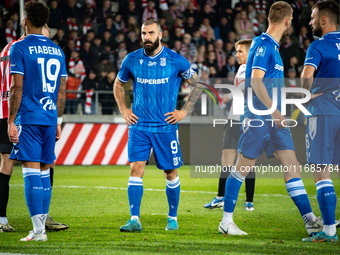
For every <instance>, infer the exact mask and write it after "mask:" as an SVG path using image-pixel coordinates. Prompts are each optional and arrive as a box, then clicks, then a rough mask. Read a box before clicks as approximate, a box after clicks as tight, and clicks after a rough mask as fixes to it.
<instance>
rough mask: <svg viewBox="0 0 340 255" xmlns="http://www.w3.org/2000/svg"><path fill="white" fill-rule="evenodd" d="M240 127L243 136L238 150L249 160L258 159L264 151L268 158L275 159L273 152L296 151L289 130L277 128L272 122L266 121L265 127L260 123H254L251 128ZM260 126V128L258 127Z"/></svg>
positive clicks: (246, 121) (246, 120) (246, 126)
mask: <svg viewBox="0 0 340 255" xmlns="http://www.w3.org/2000/svg"><path fill="white" fill-rule="evenodd" d="M248 120H249V119H245V123H247V125H243V124H241V125H240V130H241V135H240V140H239V144H238V148H237V152H238V153H242V154H243V155H244V156H246V157H248V158H258V157H259V156H260V155H261V154H262V152H263V151H265V152H266V155H267V157H268V158H270V157H273V152H275V151H278V150H292V151H294V143H293V139H292V134H291V133H290V130H289V128H288V127H287V128H284V129H282V128H277V127H276V125H275V123H274V122H273V124H272V121H264V120H263V125H262V126H260V125H261V122H259V121H252V123H251V126H249V125H248ZM256 126H260V127H256Z"/></svg>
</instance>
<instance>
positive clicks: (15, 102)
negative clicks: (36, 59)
mask: <svg viewBox="0 0 340 255" xmlns="http://www.w3.org/2000/svg"><path fill="white" fill-rule="evenodd" d="M23 81H24V76H23V75H21V74H13V75H12V85H11V87H10V89H9V111H8V120H7V122H8V137H9V140H10V141H11V142H12V143H17V142H19V136H18V128H17V127H16V126H15V124H14V121H15V117H16V116H17V113H18V110H19V107H20V104H21V99H22V87H23Z"/></svg>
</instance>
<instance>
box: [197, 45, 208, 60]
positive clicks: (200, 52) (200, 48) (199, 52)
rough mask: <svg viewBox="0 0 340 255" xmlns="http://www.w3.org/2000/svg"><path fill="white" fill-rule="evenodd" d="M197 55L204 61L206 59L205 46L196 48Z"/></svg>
mask: <svg viewBox="0 0 340 255" xmlns="http://www.w3.org/2000/svg"><path fill="white" fill-rule="evenodd" d="M199 54H200V55H202V56H203V58H204V60H205V59H206V58H207V57H208V56H207V55H208V54H207V48H206V47H205V45H203V44H201V45H200V46H198V49H197V55H199Z"/></svg>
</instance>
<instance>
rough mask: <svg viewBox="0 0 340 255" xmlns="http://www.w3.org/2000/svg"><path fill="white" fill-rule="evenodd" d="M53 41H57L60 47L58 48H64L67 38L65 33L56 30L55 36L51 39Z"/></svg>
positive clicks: (61, 30)
mask: <svg viewBox="0 0 340 255" xmlns="http://www.w3.org/2000/svg"><path fill="white" fill-rule="evenodd" d="M53 40H56V41H58V45H59V46H60V48H64V46H65V45H66V44H67V42H68V40H67V37H66V36H65V32H64V30H63V29H61V28H59V29H58V31H57V34H56V35H55V36H54V37H53Z"/></svg>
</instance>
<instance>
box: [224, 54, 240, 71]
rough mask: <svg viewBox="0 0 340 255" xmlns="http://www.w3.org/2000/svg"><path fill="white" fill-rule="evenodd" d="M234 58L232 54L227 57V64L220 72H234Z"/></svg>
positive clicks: (235, 69)
mask: <svg viewBox="0 0 340 255" xmlns="http://www.w3.org/2000/svg"><path fill="white" fill-rule="evenodd" d="M236 71H237V68H236V59H235V57H234V56H233V55H229V56H228V57H227V64H226V65H225V66H224V67H223V68H222V74H223V75H225V74H228V72H233V73H236Z"/></svg>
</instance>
